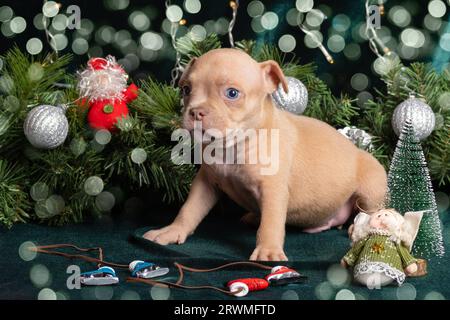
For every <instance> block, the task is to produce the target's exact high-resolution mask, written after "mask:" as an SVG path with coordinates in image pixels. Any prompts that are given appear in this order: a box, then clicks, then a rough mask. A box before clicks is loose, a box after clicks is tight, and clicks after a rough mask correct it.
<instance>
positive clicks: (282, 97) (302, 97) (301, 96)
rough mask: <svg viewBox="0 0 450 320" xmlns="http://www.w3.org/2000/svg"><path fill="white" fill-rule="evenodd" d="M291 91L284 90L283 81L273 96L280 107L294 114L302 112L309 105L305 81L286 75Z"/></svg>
mask: <svg viewBox="0 0 450 320" xmlns="http://www.w3.org/2000/svg"><path fill="white" fill-rule="evenodd" d="M286 81H287V83H288V88H289V92H288V93H286V92H284V89H283V87H282V85H281V83H280V84H279V85H278V89H277V91H275V92H274V93H272V98H273V101H274V102H275V104H276V105H277V107H278V108H280V109H282V110H286V111H289V112H291V113H294V114H302V113H303V112H304V111H305V109H306V106H307V105H308V89H306V87H305V85H304V84H303V82H301V81H300V80H298V79H296V78H294V77H286Z"/></svg>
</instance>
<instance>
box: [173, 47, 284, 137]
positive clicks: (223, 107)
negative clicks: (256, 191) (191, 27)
mask: <svg viewBox="0 0 450 320" xmlns="http://www.w3.org/2000/svg"><path fill="white" fill-rule="evenodd" d="M280 82H282V83H283V85H284V86H285V90H287V88H286V80H285V79H284V76H283V74H282V71H281V69H280V67H279V66H278V64H276V62H274V61H266V62H263V63H257V62H256V61H255V60H253V59H252V58H251V57H250V56H249V55H247V54H246V53H244V52H242V51H240V50H237V49H216V50H212V51H210V52H208V53H206V54H205V55H203V56H201V57H199V58H197V59H194V60H192V61H191V62H190V63H189V65H188V66H187V68H186V70H185V72H184V73H183V76H182V77H181V79H180V82H179V87H180V88H181V91H182V94H183V104H184V109H183V126H184V128H185V129H188V130H193V129H194V121H201V123H202V128H203V130H208V129H216V130H219V131H220V132H221V133H222V135H223V136H225V135H226V133H227V132H226V130H227V129H229V130H233V129H248V128H256V127H258V123H259V122H260V121H261V119H262V105H263V103H264V100H265V99H266V98H267V96H268V95H269V94H271V93H272V92H273V91H274V90H276V88H277V86H278V84H279V83H280Z"/></svg>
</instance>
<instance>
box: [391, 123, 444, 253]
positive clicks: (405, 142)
mask: <svg viewBox="0 0 450 320" xmlns="http://www.w3.org/2000/svg"><path fill="white" fill-rule="evenodd" d="M388 190H389V193H388V206H389V207H391V208H394V209H396V210H397V211H399V212H400V213H402V214H404V213H405V212H408V211H421V210H427V211H425V212H424V215H423V218H422V222H421V224H420V228H419V232H418V234H417V238H416V241H415V243H414V247H413V252H414V254H416V255H418V256H421V257H433V256H438V257H441V256H443V255H444V245H443V239H442V228H441V221H440V219H439V213H438V210H437V206H436V200H435V197H434V192H433V187H432V184H431V179H430V174H429V171H428V167H427V163H426V161H425V156H424V154H423V150H422V146H421V145H420V142H419V140H418V139H417V138H416V137H415V135H414V129H413V126H412V124H411V121H410V120H407V121H406V123H405V125H404V126H403V130H402V133H401V134H400V138H399V140H398V143H397V147H396V149H395V153H394V157H393V159H392V162H391V167H390V170H389V176H388Z"/></svg>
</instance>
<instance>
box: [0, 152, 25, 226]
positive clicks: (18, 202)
mask: <svg viewBox="0 0 450 320" xmlns="http://www.w3.org/2000/svg"><path fill="white" fill-rule="evenodd" d="M27 185H28V179H27V173H26V171H25V168H23V167H21V166H19V165H17V164H14V165H12V164H9V163H8V162H7V161H5V160H2V159H0V224H3V225H4V226H6V227H11V226H12V225H13V224H14V223H16V222H25V221H26V219H28V218H29V217H30V216H29V215H28V213H27V211H28V210H29V209H30V207H31V205H30V201H29V198H28V194H27V193H26V192H25V191H24V188H25V187H26V186H27Z"/></svg>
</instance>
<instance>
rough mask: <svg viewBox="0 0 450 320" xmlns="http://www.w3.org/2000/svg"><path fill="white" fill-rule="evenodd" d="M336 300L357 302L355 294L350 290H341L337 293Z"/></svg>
mask: <svg viewBox="0 0 450 320" xmlns="http://www.w3.org/2000/svg"><path fill="white" fill-rule="evenodd" d="M335 299H336V300H356V297H355V294H354V293H353V292H351V291H350V290H348V289H341V290H339V291H338V293H336V298H335Z"/></svg>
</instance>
